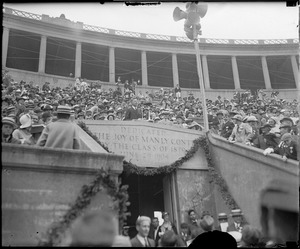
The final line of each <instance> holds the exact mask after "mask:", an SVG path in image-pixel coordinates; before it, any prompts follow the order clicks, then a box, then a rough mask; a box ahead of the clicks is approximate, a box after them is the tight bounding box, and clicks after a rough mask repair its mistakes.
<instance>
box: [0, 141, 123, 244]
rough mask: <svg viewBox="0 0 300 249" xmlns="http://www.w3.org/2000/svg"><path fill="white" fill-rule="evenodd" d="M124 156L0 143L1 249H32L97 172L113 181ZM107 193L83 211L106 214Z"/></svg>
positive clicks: (119, 171)
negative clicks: (21, 248) (29, 248)
mask: <svg viewBox="0 0 300 249" xmlns="http://www.w3.org/2000/svg"><path fill="white" fill-rule="evenodd" d="M122 162H123V156H118V155H112V154H108V153H106V154H100V153H93V152H87V151H80V152H79V151H73V150H63V149H46V148H37V147H31V146H21V145H12V144H2V245H3V246H35V245H37V241H38V237H39V236H40V235H41V234H42V233H44V232H46V230H47V228H48V227H49V226H50V225H51V223H52V222H53V221H54V220H57V219H58V218H59V216H61V215H63V214H64V213H65V212H66V211H67V210H68V208H69V207H70V205H71V204H72V203H73V202H74V201H75V199H76V197H77V196H78V194H79V191H80V189H81V187H82V186H83V185H84V184H89V183H90V182H91V181H92V180H93V179H94V177H95V174H96V172H97V170H98V169H100V168H104V169H106V170H108V169H109V170H111V174H112V175H113V176H114V177H115V179H116V180H117V177H118V175H119V174H120V173H121V172H122V170H123V164H122ZM110 203H111V199H110V197H108V195H107V193H106V191H102V192H100V193H98V194H97V195H96V196H95V198H94V199H93V201H92V203H91V204H90V206H89V208H88V209H94V210H97V209H106V208H109V204H110Z"/></svg>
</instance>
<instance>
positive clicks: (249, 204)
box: [208, 134, 299, 228]
mask: <svg viewBox="0 0 300 249" xmlns="http://www.w3.org/2000/svg"><path fill="white" fill-rule="evenodd" d="M208 137H209V140H210V149H211V153H212V157H213V160H214V163H215V166H216V167H217V169H218V170H219V172H220V173H221V175H222V177H223V178H224V180H225V181H226V183H227V185H228V189H229V192H230V193H231V195H232V196H233V198H234V199H235V201H236V202H237V204H238V205H239V206H240V208H241V209H242V211H243V213H244V214H245V217H246V219H247V220H248V222H249V223H250V224H251V225H253V226H256V227H258V228H260V221H259V219H260V202H259V198H260V193H261V190H262V189H264V188H265V187H266V186H267V185H268V183H269V182H270V181H271V180H273V179H283V180H287V181H295V182H299V162H298V161H294V160H288V161H287V162H283V161H282V160H281V157H280V156H278V155H275V154H271V155H269V156H267V157H266V156H264V155H263V150H260V149H257V148H253V147H249V146H246V145H242V144H231V143H229V142H228V141H227V140H226V139H224V138H222V137H219V136H216V135H213V134H209V135H208ZM295 202H297V203H298V200H295Z"/></svg>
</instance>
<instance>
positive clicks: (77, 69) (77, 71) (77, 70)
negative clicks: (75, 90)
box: [75, 42, 81, 78]
mask: <svg viewBox="0 0 300 249" xmlns="http://www.w3.org/2000/svg"><path fill="white" fill-rule="evenodd" d="M77 77H81V42H77V43H76V56H75V78H77Z"/></svg>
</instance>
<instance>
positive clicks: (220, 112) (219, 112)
mask: <svg viewBox="0 0 300 249" xmlns="http://www.w3.org/2000/svg"><path fill="white" fill-rule="evenodd" d="M219 114H221V115H224V113H223V111H221V110H220V111H218V112H217V114H216V115H219Z"/></svg>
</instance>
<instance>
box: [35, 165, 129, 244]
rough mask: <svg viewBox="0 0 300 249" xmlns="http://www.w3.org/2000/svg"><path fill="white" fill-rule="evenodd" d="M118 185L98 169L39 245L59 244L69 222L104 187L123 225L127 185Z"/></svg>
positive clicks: (127, 204) (102, 170)
mask: <svg viewBox="0 0 300 249" xmlns="http://www.w3.org/2000/svg"><path fill="white" fill-rule="evenodd" d="M120 185H121V182H116V180H115V179H114V178H113V177H112V176H111V175H110V174H109V172H106V171H105V170H104V169H100V170H99V171H98V172H97V174H96V177H95V179H94V180H93V181H92V182H91V183H90V184H88V185H83V186H82V188H81V190H80V193H79V196H78V197H77V198H76V201H75V202H74V203H73V204H72V205H71V207H70V209H69V210H68V211H67V212H66V213H65V214H64V215H63V217H62V218H61V219H60V220H59V221H57V222H54V223H52V225H51V227H50V228H49V229H48V230H47V232H46V235H45V238H41V239H40V241H39V246H58V245H60V243H61V242H62V238H63V235H64V233H65V231H66V230H67V229H68V228H69V227H70V225H71V223H72V222H73V221H74V220H75V219H76V218H77V217H79V216H80V215H81V214H82V212H83V211H84V210H85V209H86V208H87V207H88V205H89V204H90V203H91V200H92V198H93V197H94V196H95V195H96V194H97V193H98V192H99V191H101V190H103V189H104V188H105V189H106V190H107V194H108V195H109V196H110V197H111V198H112V201H113V210H115V211H118V212H119V224H120V227H123V224H124V222H125V220H126V219H127V216H128V215H130V213H128V212H126V211H127V206H129V205H130V203H129V202H128V193H127V189H128V185H123V186H121V187H120Z"/></svg>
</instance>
